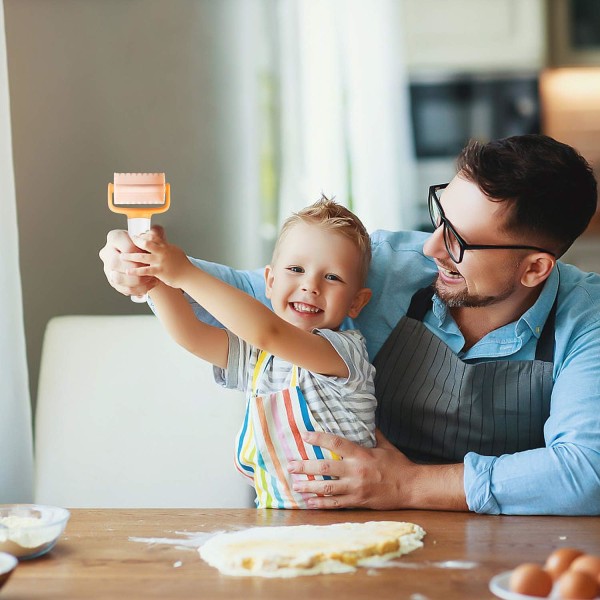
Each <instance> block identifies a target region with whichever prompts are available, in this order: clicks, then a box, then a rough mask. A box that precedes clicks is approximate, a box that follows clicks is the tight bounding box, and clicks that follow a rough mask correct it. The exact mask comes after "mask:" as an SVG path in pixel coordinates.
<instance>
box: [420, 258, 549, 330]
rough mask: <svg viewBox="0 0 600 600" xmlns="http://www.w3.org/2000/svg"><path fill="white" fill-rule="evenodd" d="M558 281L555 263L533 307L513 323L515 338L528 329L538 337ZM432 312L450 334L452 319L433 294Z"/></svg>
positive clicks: (446, 308)
mask: <svg viewBox="0 0 600 600" xmlns="http://www.w3.org/2000/svg"><path fill="white" fill-rule="evenodd" d="M559 280H560V275H559V272H558V263H557V264H556V265H555V267H554V269H552V272H551V273H550V275H549V276H548V279H546V283H545V284H544V287H543V288H542V291H541V292H540V295H539V297H538V299H537V300H536V301H535V303H534V305H533V306H532V307H531V308H529V309H528V310H527V311H525V313H523V315H522V316H521V318H520V319H519V320H518V321H516V323H514V332H515V337H520V336H522V334H523V333H524V331H525V329H530V330H531V333H532V334H533V335H534V336H535V337H536V338H539V337H540V335H541V333H542V329H543V328H544V323H545V322H546V319H547V317H548V314H549V313H550V309H551V308H552V305H553V304H554V300H555V299H556V295H557V293H558V284H559ZM432 310H433V314H434V315H435V316H436V318H437V320H438V326H439V327H440V328H442V329H445V330H447V331H448V332H450V330H452V329H453V327H452V326H451V325H450V324H449V323H448V322H447V321H448V320H449V321H451V322H452V324H454V319H452V317H451V315H449V314H448V307H447V306H446V304H445V303H444V302H442V301H441V300H440V299H439V297H438V295H437V294H434V296H433V307H432ZM444 324H445V326H444ZM454 327H456V325H454Z"/></svg>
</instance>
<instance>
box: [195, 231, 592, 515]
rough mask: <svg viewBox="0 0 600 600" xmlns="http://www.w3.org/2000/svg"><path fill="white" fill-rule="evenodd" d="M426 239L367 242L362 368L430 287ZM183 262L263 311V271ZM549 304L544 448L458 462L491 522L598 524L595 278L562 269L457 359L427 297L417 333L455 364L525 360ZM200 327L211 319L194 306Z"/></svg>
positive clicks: (398, 235)
mask: <svg viewBox="0 0 600 600" xmlns="http://www.w3.org/2000/svg"><path fill="white" fill-rule="evenodd" d="M426 238H427V234H424V233H420V232H395V233H391V232H385V231H378V232H375V233H374V234H373V235H372V236H371V240H372V249H373V260H372V263H371V269H370V271H369V279H368V282H367V285H368V287H370V288H371V289H372V290H373V298H372V299H371V301H370V302H369V304H368V305H367V306H366V307H365V308H364V309H363V311H362V312H361V314H360V316H359V317H358V318H357V319H356V320H355V322H354V323H352V322H350V321H346V322H345V323H344V327H356V328H358V329H360V330H361V332H362V333H363V335H364V336H365V338H366V340H367V348H368V351H369V356H370V357H371V359H373V358H374V357H375V355H376V354H377V352H378V351H379V349H380V348H381V346H382V344H383V343H384V341H385V340H386V339H387V337H388V335H389V334H390V333H391V331H392V329H393V328H394V327H395V325H396V324H397V323H398V321H399V320H400V318H401V317H402V316H404V315H405V314H406V311H407V309H408V306H409V304H410V300H411V298H412V296H413V294H414V293H415V292H416V291H417V290H418V289H420V288H422V287H425V286H426V285H429V284H430V283H431V282H432V280H433V279H434V277H435V275H436V273H437V269H436V266H435V264H434V263H433V261H432V260H431V259H429V258H428V257H426V256H425V255H424V254H423V243H424V241H425V239H426ZM192 261H193V262H194V263H195V264H197V265H198V266H200V267H201V268H203V269H205V270H206V271H208V272H210V273H212V274H213V275H215V276H217V277H220V278H221V279H223V280H225V281H227V282H228V283H230V284H232V285H235V286H236V287H239V288H240V289H243V290H244V291H246V292H248V293H249V294H251V295H253V296H255V297H257V298H258V299H260V300H262V301H263V302H264V303H265V304H267V305H268V304H269V302H268V300H267V299H266V297H265V295H264V279H263V272H262V271H236V270H233V269H230V268H228V267H224V266H223V265H217V264H214V263H207V262H204V261H199V260H196V259H192ZM557 295H558V307H557V314H556V326H555V340H556V346H555V354H554V370H553V378H554V387H553V390H552V398H551V407H550V417H549V418H548V420H547V421H546V423H545V426H544V436H545V441H546V446H545V447H544V448H537V449H534V450H527V451H524V452H518V453H516V454H511V455H503V456H482V455H479V454H476V453H475V452H469V453H468V454H467V455H466V456H465V459H464V467H465V469H464V472H465V475H464V489H465V494H466V499H467V504H468V506H469V508H470V509H471V510H473V511H476V512H481V513H490V514H498V513H504V514H573V515H576V514H588V515H589V514H600V276H599V275H596V274H593V273H583V272H582V271H580V270H579V269H576V268H575V267H573V266H571V265H567V264H564V263H560V262H558V263H557V266H556V268H555V269H554V271H553V272H552V274H551V275H550V277H549V278H548V280H547V281H546V283H545V284H544V289H543V290H542V292H541V294H540V296H539V298H538V300H537V301H536V303H535V304H534V305H533V306H532V307H531V308H530V309H529V310H527V312H525V314H523V316H522V317H521V318H520V319H519V320H517V321H515V322H513V323H509V324H508V325H505V326H503V327H500V328H499V329H497V330H495V331H492V332H490V333H489V334H487V335H486V336H485V337H484V338H483V339H481V340H480V341H479V342H477V343H476V344H475V345H473V346H472V347H471V348H469V349H468V350H467V351H466V352H462V348H463V346H464V338H463V336H462V334H461V332H460V330H459V329H458V327H457V325H456V323H455V321H454V319H453V318H452V316H451V314H450V312H449V311H448V310H447V308H446V306H445V305H444V304H443V303H442V302H441V301H440V300H439V299H438V298H437V297H434V304H433V309H432V310H430V311H429V312H428V313H427V315H426V316H425V319H424V324H425V325H426V327H428V328H429V329H430V330H431V331H432V332H433V333H434V334H435V335H436V336H438V337H439V338H440V339H441V340H443V341H444V342H445V343H446V344H447V345H448V346H449V347H450V348H451V349H452V350H453V351H454V352H455V353H456V354H457V355H458V356H459V357H460V358H461V359H462V360H464V361H467V362H481V361H490V360H495V359H500V358H501V359H502V360H533V359H534V357H535V348H536V345H537V340H538V338H539V336H540V334H541V331H542V329H543V326H544V323H545V321H546V317H547V316H548V313H549V311H550V308H551V306H552V304H553V302H554V300H555V298H556V297H557ZM194 310H195V311H196V314H197V315H198V316H199V318H202V319H204V320H209V321H210V318H209V317H208V316H207V315H206V313H204V312H203V310H202V309H201V308H200V307H199V306H197V305H195V306H194Z"/></svg>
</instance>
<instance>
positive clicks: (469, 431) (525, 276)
mask: <svg viewBox="0 0 600 600" xmlns="http://www.w3.org/2000/svg"><path fill="white" fill-rule="evenodd" d="M596 201H597V188H596V180H595V178H594V176H593V174H592V171H591V168H590V167H589V165H588V164H587V162H586V161H585V160H584V159H583V158H582V157H581V156H580V155H579V154H578V153H577V152H576V151H575V150H573V149H572V148H571V147H569V146H567V145H565V144H561V143H559V142H557V141H555V140H553V139H551V138H548V137H546V136H538V135H527V136H517V137H512V138H507V139H504V140H499V141H494V142H490V143H488V144H485V145H481V144H478V143H471V144H469V145H468V146H467V148H465V150H463V152H462V153H461V155H460V157H459V160H458V174H457V176H456V177H455V178H454V179H453V180H452V181H451V182H450V183H449V184H448V185H447V186H446V185H439V186H432V188H430V192H429V199H428V202H429V211H430V215H431V218H432V223H433V225H434V227H435V230H434V232H433V234H431V235H430V236H429V237H427V236H426V235H425V234H421V233H417V232H397V233H390V232H376V233H375V234H373V235H372V249H373V260H372V266H371V270H370V274H369V279H368V282H367V285H368V287H370V288H371V289H372V290H373V298H372V300H371V302H370V304H369V305H367V307H366V308H365V309H364V310H363V312H362V313H361V315H360V316H359V318H358V319H356V321H355V325H356V327H358V328H359V329H360V330H361V331H362V333H363V334H364V335H365V337H366V339H367V344H368V349H369V353H370V356H371V358H373V359H374V362H375V366H376V368H377V379H376V395H377V399H378V404H379V406H378V426H379V428H380V431H381V434H380V435H379V436H378V445H377V447H376V448H373V449H366V448H361V447H358V446H356V445H354V444H352V443H351V442H349V441H347V440H343V439H341V438H338V437H336V436H333V435H331V434H323V433H321V434H316V433H310V434H308V433H307V434H306V436H305V440H306V441H307V442H309V443H313V444H317V445H319V446H324V447H326V448H328V449H330V450H332V451H333V452H334V453H336V454H338V455H339V456H341V457H342V458H343V460H342V461H327V460H324V461H305V462H302V461H297V462H292V463H290V465H289V469H290V471H291V472H293V473H306V474H327V475H331V476H333V477H334V479H331V480H325V481H310V480H307V481H306V482H304V483H298V484H297V486H296V489H297V491H301V492H314V493H315V494H317V496H315V498H314V499H312V500H311V501H310V502H309V505H310V506H312V507H314V508H340V507H369V508H374V509H399V508H429V509H445V510H467V509H468V510H472V511H476V512H482V513H491V514H498V513H504V514H600V276H598V275H594V274H586V273H582V272H581V271H579V270H578V269H576V268H575V267H573V266H570V265H566V264H564V263H560V262H557V259H558V258H559V257H560V256H561V255H562V254H563V253H564V252H565V251H566V250H567V249H568V248H569V246H570V245H571V244H572V243H573V241H574V240H575V239H576V238H577V237H578V236H579V235H580V234H581V233H582V232H583V231H584V229H585V228H586V227H587V225H588V223H589V221H590V219H591V217H592V215H593V214H594V212H595V210H596ZM131 246H132V245H131V242H130V241H129V238H128V237H127V235H126V233H124V232H111V233H109V235H108V239H107V243H106V245H105V247H104V248H103V249H102V250H101V251H100V257H101V259H102V260H103V262H104V268H105V272H106V275H107V277H108V279H109V281H111V284H112V285H113V287H115V288H116V289H117V290H118V291H120V292H121V293H124V294H128V295H129V294H139V293H143V292H145V291H146V290H148V289H150V288H151V287H152V286H153V285H154V283H155V282H154V281H153V280H152V279H149V278H145V279H142V280H140V279H138V278H134V277H130V276H128V275H127V274H126V272H127V265H126V264H123V261H121V260H120V259H119V255H120V252H126V251H129V249H130V248H131ZM199 264H202V265H203V268H205V269H207V270H210V271H211V272H213V273H214V274H216V275H217V276H219V277H222V278H223V279H225V280H227V281H229V282H230V283H232V284H233V285H236V286H237V287H240V288H242V289H244V290H246V291H247V292H249V293H254V294H255V295H256V296H257V297H259V298H260V299H262V300H263V301H265V298H264V292H263V290H264V285H263V284H262V282H261V275H260V273H251V272H238V271H233V270H230V269H226V268H224V267H222V266H220V265H212V266H211V265H210V264H207V263H204V262H201V263H199ZM257 290H258V291H257ZM196 308H197V314H198V315H202V311H201V309H200V307H196ZM203 318H206V316H205V315H204V316H203Z"/></svg>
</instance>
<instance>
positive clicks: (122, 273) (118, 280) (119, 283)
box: [98, 227, 162, 296]
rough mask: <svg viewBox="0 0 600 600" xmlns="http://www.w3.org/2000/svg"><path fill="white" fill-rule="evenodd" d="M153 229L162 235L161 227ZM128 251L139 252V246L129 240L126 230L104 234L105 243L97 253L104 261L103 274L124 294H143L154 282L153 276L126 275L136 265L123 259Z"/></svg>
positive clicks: (155, 281)
mask: <svg viewBox="0 0 600 600" xmlns="http://www.w3.org/2000/svg"><path fill="white" fill-rule="evenodd" d="M152 229H153V231H155V232H156V234H157V235H158V236H159V237H162V229H161V228H160V227H153V228H152ZM128 252H139V248H138V247H137V246H136V245H135V244H134V243H133V242H132V241H131V238H130V237H129V234H128V233H127V232H126V231H121V230H114V231H109V233H108V235H107V236H106V244H105V245H104V247H103V248H101V249H100V252H99V253H98V255H99V257H100V260H101V261H102V262H103V263H104V274H105V275H106V279H107V280H108V283H110V285H111V286H112V287H113V288H115V290H117V292H120V293H121V294H123V295H125V296H143V295H144V294H145V293H147V292H148V291H150V290H151V289H152V288H153V287H154V286H155V285H156V284H157V280H156V278H155V277H139V276H136V275H128V274H127V271H128V270H129V269H131V268H132V267H135V266H138V265H137V264H133V263H131V262H129V261H126V260H124V259H123V256H122V255H123V254H125V253H128Z"/></svg>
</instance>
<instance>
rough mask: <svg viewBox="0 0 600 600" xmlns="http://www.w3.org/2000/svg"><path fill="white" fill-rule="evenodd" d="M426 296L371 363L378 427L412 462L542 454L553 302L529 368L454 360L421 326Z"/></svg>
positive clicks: (415, 301) (518, 363)
mask: <svg viewBox="0 0 600 600" xmlns="http://www.w3.org/2000/svg"><path fill="white" fill-rule="evenodd" d="M432 297H433V288H432V287H431V286H430V287H427V288H423V289H421V290H419V291H418V292H417V293H416V294H415V295H414V296H413V298H412V301H411V304H410V307H409V309H408V312H407V313H406V316H404V317H402V318H401V319H400V321H399V322H398V324H397V325H396V327H395V328H394V330H393V331H392V333H391V334H390V336H389V337H388V339H387V340H386V341H385V343H384V344H383V346H382V347H381V350H380V351H379V353H378V354H377V356H376V357H375V361H374V364H375V368H376V369H377V374H376V377H375V395H376V396H377V402H378V406H377V423H378V427H379V429H380V430H381V432H382V433H383V435H385V436H386V438H387V439H388V440H389V441H390V442H391V443H393V444H394V445H395V446H396V447H397V448H398V449H400V450H401V451H402V452H404V453H405V454H406V455H407V456H408V457H409V458H411V459H412V460H414V461H417V462H432V463H445V462H462V460H463V458H464V456H465V454H466V453H467V452H471V451H473V452H477V453H478V454H482V455H485V456H500V455H501V454H507V453H508V454H512V453H514V452H519V451H522V450H529V449H531V448H540V447H543V446H544V431H543V429H544V422H545V421H546V419H547V418H548V416H549V414H550V394H551V392H552V385H553V380H552V363H553V357H554V320H555V315H556V301H555V302H554V305H553V306H552V309H551V311H550V314H549V315H548V318H547V319H546V323H545V325H544V328H543V330H542V333H541V335H540V338H539V340H538V343H537V347H536V353H535V359H534V360H497V361H493V362H483V363H469V362H465V361H463V360H461V359H460V358H459V357H458V356H457V355H456V354H455V353H454V352H453V351H452V350H450V348H449V347H448V346H447V345H446V344H445V343H444V342H443V341H442V340H440V339H439V338H438V337H437V336H436V335H434V334H433V333H431V332H430V331H429V329H427V327H425V325H424V324H423V318H424V317H425V314H426V313H427V311H428V310H429V309H430V308H431V306H432Z"/></svg>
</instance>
